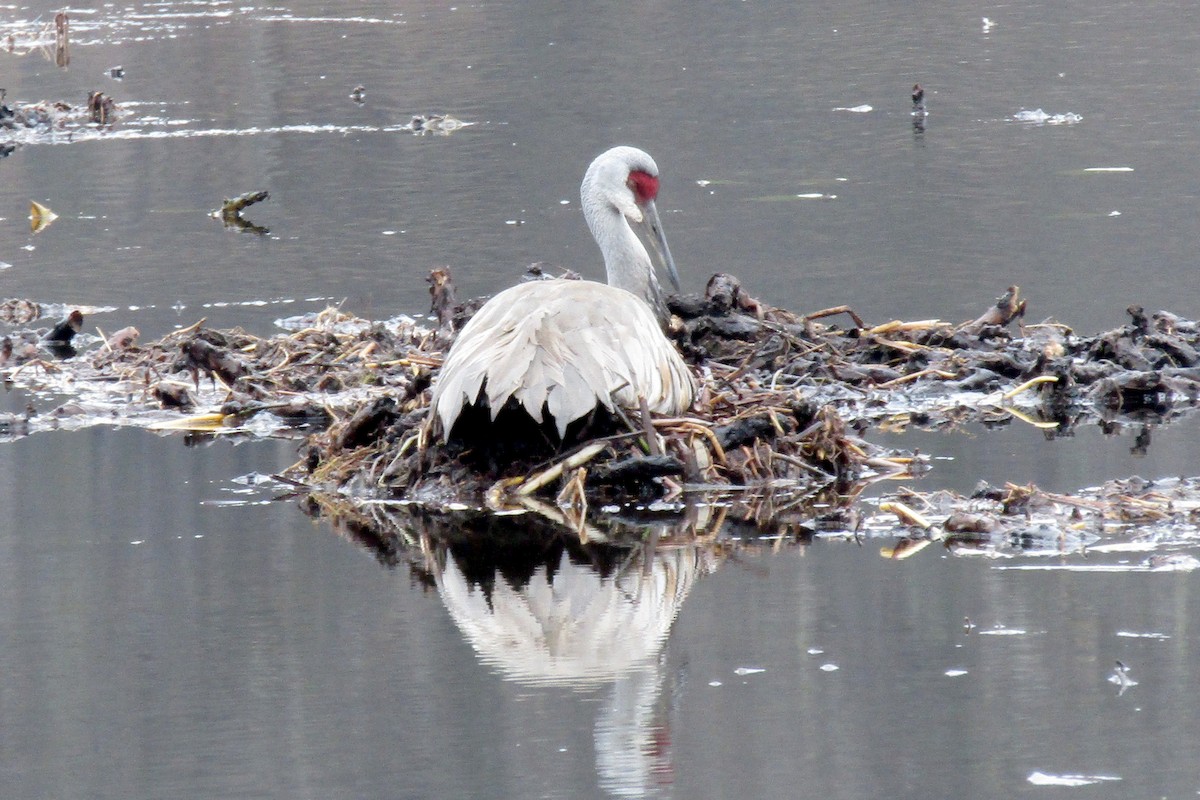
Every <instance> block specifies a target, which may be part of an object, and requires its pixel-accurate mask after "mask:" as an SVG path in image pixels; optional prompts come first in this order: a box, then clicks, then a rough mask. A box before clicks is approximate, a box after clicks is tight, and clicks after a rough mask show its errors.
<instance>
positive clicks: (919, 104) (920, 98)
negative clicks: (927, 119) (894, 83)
mask: <svg viewBox="0 0 1200 800" xmlns="http://www.w3.org/2000/svg"><path fill="white" fill-rule="evenodd" d="M912 104H913V107H912V114H913V116H914V117H924V116H926V115H927V114H928V113H929V112H928V111H927V110H926V109H925V90H924V89H922V88H921V84H919V83H916V84H913V88H912Z"/></svg>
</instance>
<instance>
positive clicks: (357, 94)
mask: <svg viewBox="0 0 1200 800" xmlns="http://www.w3.org/2000/svg"><path fill="white" fill-rule="evenodd" d="M350 99H351V100H353V101H354V102H356V103H359V104H361V103H363V102H365V101H366V99H367V90H366V89H365V88H364V87H363V86H362V84H359V85H358V86H355V87H354V88H353V89H351V90H350Z"/></svg>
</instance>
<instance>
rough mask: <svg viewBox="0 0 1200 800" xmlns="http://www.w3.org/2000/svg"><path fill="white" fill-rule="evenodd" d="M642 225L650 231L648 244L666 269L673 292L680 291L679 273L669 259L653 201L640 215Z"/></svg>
mask: <svg viewBox="0 0 1200 800" xmlns="http://www.w3.org/2000/svg"><path fill="white" fill-rule="evenodd" d="M642 224H643V225H645V226H646V227H647V228H649V229H650V232H651V233H652V234H653V235H652V236H648V237H646V238H648V239H649V240H650V244H651V245H652V246H653V247H654V252H655V254H656V255H657V256H658V260H659V261H661V262H662V263H663V264H665V265H666V267H667V276H668V277H669V278H670V279H671V285H672V286H674V287H675V291H677V292H678V291H681V289H680V288H679V271H678V270H676V269H675V259H673V258H671V248H670V247H668V246H667V237H666V234H664V233H663V228H662V220H660V219H659V218H658V208H657V207H655V205H654V201H653V200H650V201H649V202H647V203H646V205H645V213H644V214H643V215H642Z"/></svg>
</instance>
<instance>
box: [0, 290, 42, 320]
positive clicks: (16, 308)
mask: <svg viewBox="0 0 1200 800" xmlns="http://www.w3.org/2000/svg"><path fill="white" fill-rule="evenodd" d="M41 316H42V307H41V306H40V305H38V304H37V303H35V302H34V301H32V300H22V299H20V298H16V297H10V298H9V299H7V300H4V301H2V302H0V322H5V323H8V324H9V325H28V324H29V323H30V322H33V321H34V320H35V319H40V318H41Z"/></svg>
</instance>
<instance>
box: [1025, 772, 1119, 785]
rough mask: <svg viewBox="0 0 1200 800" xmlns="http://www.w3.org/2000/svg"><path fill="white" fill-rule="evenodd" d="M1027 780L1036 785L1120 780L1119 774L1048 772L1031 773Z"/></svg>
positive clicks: (1080, 783) (1085, 783)
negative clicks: (1053, 773)
mask: <svg viewBox="0 0 1200 800" xmlns="http://www.w3.org/2000/svg"><path fill="white" fill-rule="evenodd" d="M1026 780H1027V781H1029V782H1030V783H1032V784H1033V785H1034V786H1090V785H1092V784H1094V783H1105V782H1107V781H1119V780H1121V778H1120V777H1119V776H1117V775H1052V774H1050V773H1047V772H1038V771H1034V772H1031V773H1029V777H1028V778H1026Z"/></svg>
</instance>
